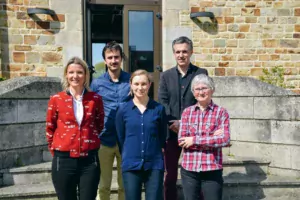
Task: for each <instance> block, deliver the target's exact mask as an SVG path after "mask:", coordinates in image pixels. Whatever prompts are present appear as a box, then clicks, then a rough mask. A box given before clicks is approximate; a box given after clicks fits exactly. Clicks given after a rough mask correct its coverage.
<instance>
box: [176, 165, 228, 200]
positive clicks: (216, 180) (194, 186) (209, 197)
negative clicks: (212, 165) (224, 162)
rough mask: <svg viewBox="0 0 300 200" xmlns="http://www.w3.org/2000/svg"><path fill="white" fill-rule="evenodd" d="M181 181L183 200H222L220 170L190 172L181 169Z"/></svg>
mask: <svg viewBox="0 0 300 200" xmlns="http://www.w3.org/2000/svg"><path fill="white" fill-rule="evenodd" d="M181 179H182V189H183V194H184V199H185V200H200V199H202V198H203V199H204V200H222V190H223V177H222V170H215V171H206V172H192V171H187V170H185V169H183V168H182V167H181ZM201 191H202V198H201Z"/></svg>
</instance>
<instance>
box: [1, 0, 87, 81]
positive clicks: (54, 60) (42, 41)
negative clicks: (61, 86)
mask: <svg viewBox="0 0 300 200" xmlns="http://www.w3.org/2000/svg"><path fill="white" fill-rule="evenodd" d="M81 2H82V0H72V3H70V0H0V31H1V34H0V35H1V38H0V48H1V52H0V64H1V69H0V76H3V77H7V78H14V77H18V76H54V77H60V76H61V75H62V74H63V73H62V70H63V65H64V64H65V63H66V61H67V60H68V59H69V58H70V57H72V56H75V55H76V56H79V57H82V56H83V31H82V27H83V25H82V3H81ZM27 8H47V9H51V10H53V11H54V12H55V15H54V16H50V15H43V14H38V15H35V16H29V15H28V14H27Z"/></svg>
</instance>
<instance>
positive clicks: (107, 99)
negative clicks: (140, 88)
mask: <svg viewBox="0 0 300 200" xmlns="http://www.w3.org/2000/svg"><path fill="white" fill-rule="evenodd" d="M129 79H130V74H128V73H127V72H124V71H121V74H120V77H119V82H113V81H112V79H111V78H110V75H109V73H108V72H106V73H104V74H103V75H101V76H100V77H99V78H97V79H94V80H93V82H92V84H91V89H92V90H93V91H94V92H97V93H98V94H99V95H100V96H102V100H103V105H104V113H105V117H104V129H103V130H102V132H101V133H100V140H101V144H103V145H105V146H109V147H113V146H115V145H116V143H117V135H116V128H115V117H116V111H117V109H118V107H119V105H120V104H122V103H125V102H127V101H128V100H129V99H131V97H130V95H129V92H130V84H129Z"/></svg>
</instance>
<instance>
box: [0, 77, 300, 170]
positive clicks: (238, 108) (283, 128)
mask: <svg viewBox="0 0 300 200" xmlns="http://www.w3.org/2000/svg"><path fill="white" fill-rule="evenodd" d="M214 80H215V82H216V92H215V94H214V97H213V100H214V101H215V103H217V104H219V105H221V106H223V107H225V108H226V109H227V110H228V111H229V115H230V118H231V121H230V122H231V144H232V146H231V147H230V148H229V149H228V148H226V153H228V152H229V153H230V154H231V156H248V157H258V158H264V159H267V160H268V161H271V167H270V169H271V170H270V172H271V173H273V174H283V175H285V176H286V175H291V176H295V175H297V176H300V161H299V158H298V155H299V154H300V134H299V130H300V123H299V122H300V95H296V94H295V93H293V92H291V91H288V90H284V89H282V88H278V87H275V86H273V85H269V84H265V83H262V82H260V81H258V80H256V79H253V78H249V77H236V76H235V77H234V76H233V77H214ZM60 90H61V85H60V80H59V79H58V78H41V77H20V78H16V79H10V80H7V81H3V82H0V113H1V115H0V169H1V168H6V167H12V166H20V165H26V164H31V163H39V162H41V161H42V160H43V157H44V158H45V156H48V154H47V153H45V152H48V151H47V147H46V138H45V115H46V109H47V101H48V99H49V96H50V95H51V94H54V93H56V92H58V91H60ZM47 160H49V159H47Z"/></svg>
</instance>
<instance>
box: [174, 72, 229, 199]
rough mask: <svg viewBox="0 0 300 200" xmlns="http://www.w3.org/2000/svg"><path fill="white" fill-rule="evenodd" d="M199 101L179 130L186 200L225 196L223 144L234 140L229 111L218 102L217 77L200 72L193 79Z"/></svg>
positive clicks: (188, 111)
mask: <svg viewBox="0 0 300 200" xmlns="http://www.w3.org/2000/svg"><path fill="white" fill-rule="evenodd" d="M191 90H192V92H193V95H194V96H195V98H196V100H197V103H196V104H195V105H193V106H190V107H188V108H186V109H185V110H184V111H183V113H182V115H181V123H180V129H179V133H178V143H179V146H181V147H183V149H184V150H183V158H182V163H181V178H182V188H183V193H184V196H185V200H200V199H201V191H202V197H203V198H204V199H205V200H222V188H223V177H222V171H223V170H222V169H223V167H222V147H225V146H228V145H229V143H230V134H229V115H228V112H227V111H226V109H224V108H222V107H220V106H218V105H216V104H214V102H213V101H212V95H213V93H214V91H215V86H214V82H213V79H212V78H210V77H208V76H206V75H204V74H199V75H197V76H195V78H194V79H193V81H192V83H191Z"/></svg>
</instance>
